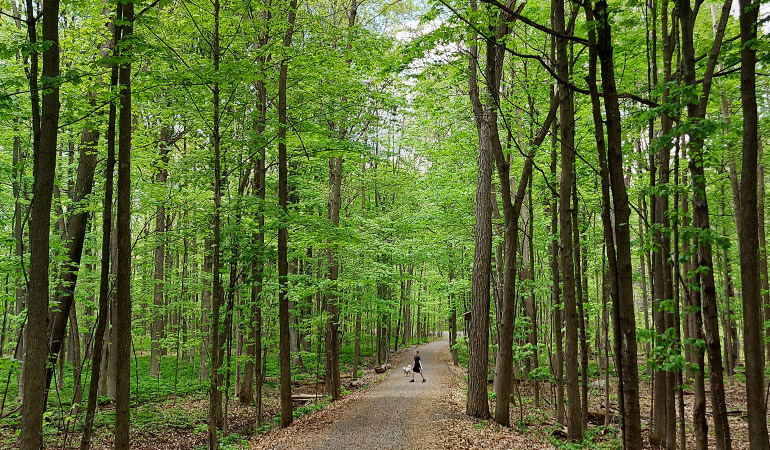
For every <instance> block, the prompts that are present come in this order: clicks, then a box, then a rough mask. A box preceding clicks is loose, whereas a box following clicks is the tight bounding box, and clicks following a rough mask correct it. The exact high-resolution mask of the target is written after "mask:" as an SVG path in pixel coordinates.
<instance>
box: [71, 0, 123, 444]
mask: <svg viewBox="0 0 770 450" xmlns="http://www.w3.org/2000/svg"><path fill="white" fill-rule="evenodd" d="M122 10H123V6H122V5H121V4H120V3H118V7H117V11H116V18H119V17H121V16H122ZM114 23H115V22H114V21H113V23H112V25H111V27H112V29H113V30H112V31H113V40H112V42H113V43H116V42H118V41H119V40H120V27H118V26H115V25H114ZM117 84H118V67H117V65H115V64H113V65H112V69H111V75H110V87H114V86H117ZM116 116H117V105H116V104H115V102H111V103H110V111H109V116H108V119H107V136H106V138H107V161H106V163H105V167H104V180H105V181H104V201H103V203H102V251H101V261H100V263H101V267H100V279H99V312H98V315H97V317H96V328H95V330H94V338H93V339H94V345H93V350H92V352H91V384H90V385H89V387H88V405H87V408H86V420H85V423H84V424H83V434H82V435H81V439H80V450H88V449H89V448H90V447H91V431H92V430H93V423H94V416H95V413H96V400H97V397H98V395H99V384H100V381H101V380H103V379H104V378H105V374H104V372H103V371H102V365H103V361H106V358H104V359H103V357H104V354H103V352H104V349H105V348H106V345H105V336H106V335H107V333H108V332H109V330H108V328H107V322H108V319H109V317H108V316H109V290H110V261H111V259H112V258H111V254H110V241H111V238H110V236H111V234H112V233H111V231H112V221H113V215H112V191H113V177H114V172H115V122H116Z"/></svg>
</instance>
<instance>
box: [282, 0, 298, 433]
mask: <svg viewBox="0 0 770 450" xmlns="http://www.w3.org/2000/svg"><path fill="white" fill-rule="evenodd" d="M296 17H297V0H290V3H289V5H288V9H287V11H286V18H287V22H288V25H289V26H288V28H287V29H286V32H285V34H284V36H283V47H284V48H288V47H290V46H291V40H292V34H293V32H294V21H295V19H296ZM287 64H288V62H287V60H286V59H285V58H284V59H282V60H281V63H280V73H279V75H278V206H279V207H280V209H281V210H282V211H281V214H282V215H283V217H281V221H280V224H279V226H278V328H279V342H280V343H279V353H280V354H279V359H280V366H281V368H280V371H281V372H280V373H281V427H288V426H289V425H291V423H292V422H293V420H294V419H293V417H292V401H291V350H290V346H289V344H290V343H289V302H288V299H287V298H286V290H287V289H288V272H289V263H288V260H287V250H288V242H287V241H288V226H287V220H288V210H287V199H288V158H287V155H286V127H287V124H286V81H287V77H288V65H287Z"/></svg>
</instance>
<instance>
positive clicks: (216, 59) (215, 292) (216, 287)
mask: <svg viewBox="0 0 770 450" xmlns="http://www.w3.org/2000/svg"><path fill="white" fill-rule="evenodd" d="M213 6H214V31H213V55H212V57H213V61H212V62H213V65H214V74H215V76H218V74H219V64H220V57H221V54H220V52H221V49H220V36H219V19H220V12H221V3H220V2H219V0H214V5H213ZM211 90H212V93H213V98H212V102H213V117H212V121H213V123H212V131H213V133H212V141H213V146H214V155H213V158H214V161H213V163H214V198H213V200H214V214H213V216H214V217H213V222H214V223H213V242H212V247H213V248H212V251H213V254H212V258H211V260H212V269H211V270H212V272H213V277H212V283H211V285H212V286H211V287H212V296H211V325H210V328H211V329H210V337H209V339H210V340H211V353H210V358H211V366H210V373H209V424H208V431H209V449H210V450H215V449H216V448H217V446H218V444H217V429H222V428H223V427H224V417H223V416H222V391H220V390H219V386H220V380H221V376H220V374H219V368H220V367H222V360H221V359H220V356H221V350H222V349H223V348H224V342H223V341H222V340H221V339H220V336H221V334H220V333H221V327H222V323H221V321H222V320H221V317H220V316H221V309H222V303H224V287H223V281H222V263H221V258H222V238H221V213H222V212H221V202H222V161H221V135H220V127H219V125H220V107H221V105H220V86H219V81H214V83H213V86H212V89H211Z"/></svg>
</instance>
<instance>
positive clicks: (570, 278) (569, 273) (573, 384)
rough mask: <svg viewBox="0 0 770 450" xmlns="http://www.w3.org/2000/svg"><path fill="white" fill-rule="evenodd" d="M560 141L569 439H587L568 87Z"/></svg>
mask: <svg viewBox="0 0 770 450" xmlns="http://www.w3.org/2000/svg"><path fill="white" fill-rule="evenodd" d="M551 9H552V11H553V15H552V19H553V27H554V29H555V30H556V31H557V32H558V33H561V34H566V33H567V32H568V31H567V27H566V21H565V12H564V2H563V1H561V0H554V1H552V2H551ZM567 44H568V42H567V38H565V37H559V38H557V39H556V72H557V75H558V76H559V78H560V79H562V80H567V79H569V72H570V69H569V68H570V62H569V60H568V59H567ZM559 97H560V98H559V140H560V142H561V176H560V177H559V198H561V199H562V201H561V202H559V237H560V240H561V246H560V251H561V253H560V256H561V280H562V282H561V284H562V298H563V299H564V315H565V324H566V327H565V328H566V330H565V331H566V336H565V337H566V341H567V342H566V344H567V347H566V353H565V362H566V376H567V408H568V411H567V430H568V432H567V436H568V437H569V439H575V440H578V439H582V438H583V425H582V424H583V419H582V416H583V413H582V406H581V401H580V384H579V380H578V351H579V350H578V316H577V304H576V300H575V269H574V266H573V265H574V263H575V262H574V261H573V258H574V251H573V247H572V245H573V242H572V205H571V202H570V200H569V199H570V197H571V192H572V179H573V177H574V173H575V172H574V171H575V124H574V123H575V118H574V111H573V98H572V92H571V91H570V90H569V89H567V88H562V89H560V90H559Z"/></svg>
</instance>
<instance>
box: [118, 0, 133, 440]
mask: <svg viewBox="0 0 770 450" xmlns="http://www.w3.org/2000/svg"><path fill="white" fill-rule="evenodd" d="M123 20H124V21H125V22H126V23H127V24H126V25H124V26H123V32H122V38H125V39H130V37H131V34H132V33H133V25H132V24H133V20H134V4H133V3H126V4H125V5H123ZM123 51H124V52H126V53H128V54H129V55H130V48H129V49H124V50H123ZM119 82H120V86H121V87H122V95H123V96H122V98H121V101H120V116H119V117H120V121H119V134H118V202H117V203H118V215H117V220H116V223H117V240H118V241H117V242H118V244H117V248H118V259H117V263H118V276H117V281H116V285H115V286H116V289H115V293H116V303H117V318H118V320H117V339H116V343H117V345H116V349H115V353H116V361H117V368H116V369H117V378H116V380H115V381H116V386H115V448H125V449H128V448H131V440H130V439H129V423H130V420H131V417H130V413H131V411H130V399H131V131H132V127H133V123H132V120H131V119H132V117H131V63H130V62H125V63H124V64H123V65H122V66H121V67H120V70H119Z"/></svg>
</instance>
